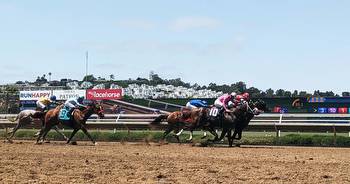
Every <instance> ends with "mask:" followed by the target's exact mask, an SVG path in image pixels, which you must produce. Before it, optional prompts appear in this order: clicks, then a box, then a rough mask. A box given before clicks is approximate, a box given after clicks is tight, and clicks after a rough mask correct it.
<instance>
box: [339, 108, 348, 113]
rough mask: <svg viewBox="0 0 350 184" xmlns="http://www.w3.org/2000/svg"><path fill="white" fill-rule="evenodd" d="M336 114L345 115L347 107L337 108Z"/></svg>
mask: <svg viewBox="0 0 350 184" xmlns="http://www.w3.org/2000/svg"><path fill="white" fill-rule="evenodd" d="M338 113H339V114H347V113H348V108H347V107H339V108H338Z"/></svg>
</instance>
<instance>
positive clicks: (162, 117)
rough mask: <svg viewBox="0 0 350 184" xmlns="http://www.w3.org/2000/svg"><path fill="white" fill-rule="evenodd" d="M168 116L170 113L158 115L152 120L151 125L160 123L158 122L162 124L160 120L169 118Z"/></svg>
mask: <svg viewBox="0 0 350 184" xmlns="http://www.w3.org/2000/svg"><path fill="white" fill-rule="evenodd" d="M168 116H169V115H168V114H162V115H160V116H158V117H157V118H156V119H154V120H153V121H152V122H151V125H158V124H160V122H162V120H163V119H167V118H168Z"/></svg>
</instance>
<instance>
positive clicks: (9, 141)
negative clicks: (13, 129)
mask: <svg viewBox="0 0 350 184" xmlns="http://www.w3.org/2000/svg"><path fill="white" fill-rule="evenodd" d="M4 143H10V144H12V143H13V141H12V140H10V139H8V140H4Z"/></svg>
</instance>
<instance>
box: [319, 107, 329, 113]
mask: <svg viewBox="0 0 350 184" xmlns="http://www.w3.org/2000/svg"><path fill="white" fill-rule="evenodd" d="M318 113H321V114H325V113H328V109H327V108H325V107H319V108H318Z"/></svg>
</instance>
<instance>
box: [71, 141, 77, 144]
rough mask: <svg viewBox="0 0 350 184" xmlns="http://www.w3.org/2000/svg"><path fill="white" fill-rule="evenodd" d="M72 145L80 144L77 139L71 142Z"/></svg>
mask: <svg viewBox="0 0 350 184" xmlns="http://www.w3.org/2000/svg"><path fill="white" fill-rule="evenodd" d="M70 144H71V145H78V143H77V142H76V141H73V142H71V143H70Z"/></svg>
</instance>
